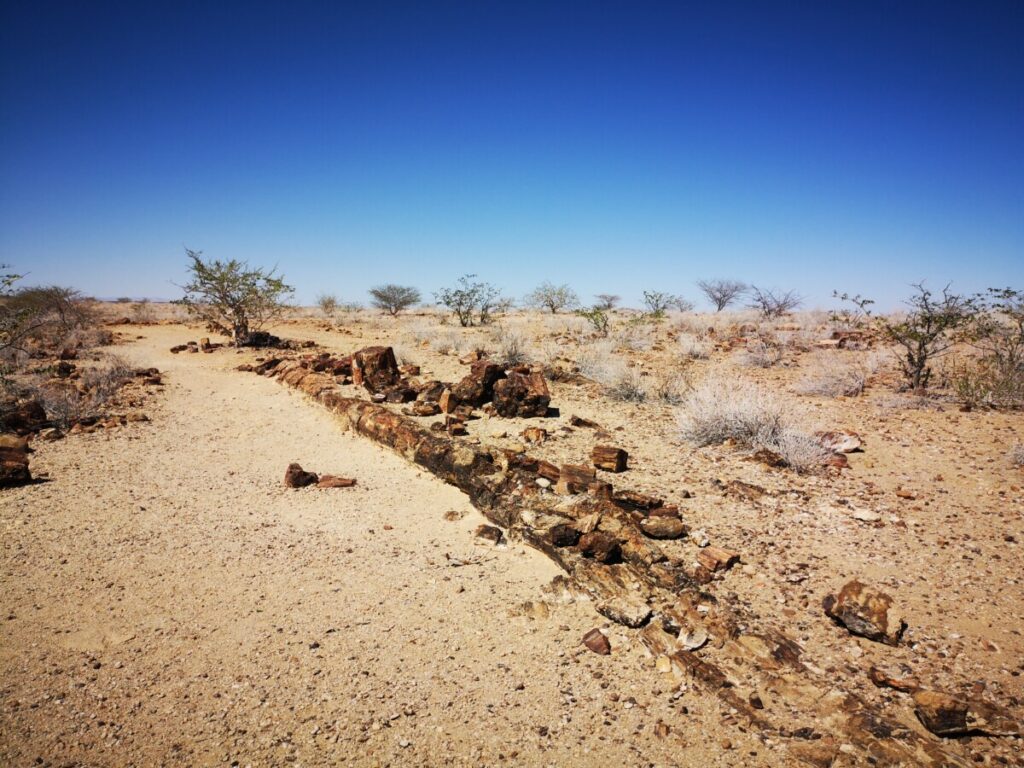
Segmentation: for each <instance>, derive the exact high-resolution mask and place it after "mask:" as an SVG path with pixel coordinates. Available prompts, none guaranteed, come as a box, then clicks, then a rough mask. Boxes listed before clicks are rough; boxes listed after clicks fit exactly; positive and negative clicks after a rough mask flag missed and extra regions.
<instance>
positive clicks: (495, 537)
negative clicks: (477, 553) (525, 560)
mask: <svg viewBox="0 0 1024 768" xmlns="http://www.w3.org/2000/svg"><path fill="white" fill-rule="evenodd" d="M473 535H474V536H476V537H477V538H478V539H483V540H485V541H490V542H491V543H493V544H500V543H501V542H502V541H504V539H505V534H504V533H502V530H501V528H498V527H497V526H494V525H486V524H484V525H478V526H477V529H476V531H475V532H474V534H473Z"/></svg>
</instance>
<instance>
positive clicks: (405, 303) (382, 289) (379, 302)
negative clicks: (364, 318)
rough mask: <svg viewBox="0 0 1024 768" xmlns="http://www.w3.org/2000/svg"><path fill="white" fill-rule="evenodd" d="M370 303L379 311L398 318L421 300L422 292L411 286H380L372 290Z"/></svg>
mask: <svg viewBox="0 0 1024 768" xmlns="http://www.w3.org/2000/svg"><path fill="white" fill-rule="evenodd" d="M370 297H371V298H370V303H371V304H372V305H373V306H375V307H376V308H377V309H380V310H383V311H384V312H387V313H388V314H389V315H391V316H392V317H397V316H398V313H399V312H401V311H402V310H403V309H408V308H409V307H411V306H412V305H413V304H415V303H416V302H418V301H419V300H420V292H419V291H418V290H416V289H415V288H413V287H412V286H409V285H395V284H394V283H388V284H387V285H378V286H377V287H376V288H371V289H370Z"/></svg>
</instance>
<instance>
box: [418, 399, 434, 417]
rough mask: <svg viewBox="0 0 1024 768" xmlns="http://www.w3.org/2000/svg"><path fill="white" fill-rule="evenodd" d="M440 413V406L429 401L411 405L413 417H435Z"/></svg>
mask: <svg viewBox="0 0 1024 768" xmlns="http://www.w3.org/2000/svg"><path fill="white" fill-rule="evenodd" d="M440 412H441V406H440V405H438V404H437V403H434V402H431V401H429V400H425V401H421V402H416V403H413V404H412V415H413V416H436V415H437V414H439V413H440Z"/></svg>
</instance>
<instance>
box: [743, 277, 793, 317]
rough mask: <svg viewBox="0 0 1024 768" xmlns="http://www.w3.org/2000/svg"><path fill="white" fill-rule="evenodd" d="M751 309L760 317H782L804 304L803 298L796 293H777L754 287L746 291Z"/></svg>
mask: <svg viewBox="0 0 1024 768" xmlns="http://www.w3.org/2000/svg"><path fill="white" fill-rule="evenodd" d="M748 295H749V297H750V302H749V303H748V304H747V306H748V307H750V308H751V309H756V310H758V311H759V312H760V313H761V316H762V317H766V318H772V317H782V316H783V315H786V314H788V313H790V312H792V311H793V310H794V309H796V308H797V307H799V306H800V305H801V304H803V303H804V300H803V297H801V296H800V295H799V294H797V293H796V291H785V292H783V291H778V290H774V289H769V288H758V287H757V286H756V285H752V286H750V288H749V289H748Z"/></svg>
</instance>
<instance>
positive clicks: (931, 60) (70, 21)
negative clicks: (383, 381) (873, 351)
mask: <svg viewBox="0 0 1024 768" xmlns="http://www.w3.org/2000/svg"><path fill="white" fill-rule="evenodd" d="M155 5H156V4H151V3H129V2H125V3H121V4H108V3H104V2H97V3H79V2H75V3H67V4H65V5H61V4H51V3H47V2H9V3H4V4H3V10H2V18H0V61H2V75H0V77H2V80H0V84H2V85H0V88H2V100H0V109H2V112H0V181H2V185H0V261H2V262H9V263H11V264H13V265H14V266H15V267H16V268H17V269H18V270H19V271H28V272H31V278H30V280H29V281H30V282H34V283H61V284H70V285H74V286H76V287H78V288H80V289H82V290H84V291H86V292H88V293H91V294H94V295H100V296H120V295H131V296H152V297H173V296H176V295H178V294H179V292H178V291H177V290H176V289H175V288H174V286H173V285H172V283H173V282H181V281H182V280H183V279H184V266H185V259H184V254H183V246H188V247H190V248H194V249H200V250H203V251H204V252H205V253H206V255H207V256H211V257H220V258H231V257H239V258H244V259H248V260H249V261H250V262H252V263H255V264H262V265H267V266H269V265H273V264H275V263H276V264H279V265H280V267H281V269H282V270H283V271H284V273H285V275H286V277H287V278H289V281H290V282H291V283H293V284H294V285H295V287H296V289H297V293H298V298H299V299H301V300H303V301H306V302H310V301H312V299H313V297H314V296H315V295H316V294H317V293H318V292H320V291H331V292H334V293H336V294H338V295H339V296H340V297H342V298H345V299H355V300H364V299H365V291H366V288H367V287H369V286H371V285H373V284H376V283H379V282H385V281H387V282H399V283H403V284H410V285H415V286H418V287H419V288H420V289H421V290H422V291H423V292H424V294H425V295H427V296H429V293H430V292H431V291H433V290H436V289H437V288H438V287H439V286H442V285H445V284H448V283H451V282H452V281H453V280H454V278H456V277H457V276H459V275H460V274H462V273H464V272H475V273H477V274H479V275H480V276H481V277H482V278H484V279H486V280H489V281H491V282H493V283H495V284H496V285H498V286H500V287H502V288H503V289H504V290H505V292H506V294H508V295H511V296H516V297H519V296H522V294H524V293H525V292H526V291H528V290H529V289H531V288H532V287H534V285H536V284H537V283H538V282H540V280H542V279H545V278H546V279H551V280H554V281H556V282H563V281H565V282H569V283H571V284H572V285H573V286H574V287H575V288H576V289H577V290H578V292H579V293H580V294H581V295H582V296H584V297H585V298H586V297H589V296H590V295H591V294H593V293H598V292H614V293H619V294H622V295H623V296H624V297H626V298H627V299H628V300H630V301H631V302H636V301H637V300H638V298H639V295H640V292H641V290H642V289H644V288H647V287H657V288H660V289H663V290H670V291H673V292H678V293H682V294H684V295H688V296H690V297H691V298H695V297H696V290H695V289H694V287H693V281H694V280H695V279H697V278H700V277H714V276H723V277H736V278H741V279H745V280H748V281H753V282H756V283H758V284H764V285H766V286H778V287H782V288H795V289H797V290H798V291H799V292H801V293H803V294H805V295H806V296H807V297H808V304H809V305H812V306H813V305H827V304H828V303H829V302H828V297H829V295H830V294H831V291H832V289H833V288H840V289H846V290H850V291H852V292H861V293H865V294H868V295H871V296H874V297H877V298H878V299H879V300H880V304H881V305H883V306H884V305H886V304H890V303H894V302H895V301H896V300H897V299H898V298H899V297H901V296H903V295H904V294H905V292H906V288H905V286H906V284H907V283H910V282H912V281H916V280H919V279H922V278H924V279H927V280H928V281H929V282H930V283H931V284H933V285H936V286H939V285H941V284H943V283H945V282H946V281H950V280H951V281H953V284H954V287H955V288H958V289H960V290H964V291H970V290H974V289H980V288H983V287H985V286H988V285H997V284H998V285H1008V284H1009V285H1014V286H1016V287H1020V288H1024V43H1022V41H1024V2H1020V1H1019V0H1010V1H1008V2H1002V3H1000V2H960V3H951V4H948V5H947V4H944V3H942V2H930V3H922V4H920V5H915V4H913V3H909V2H898V3H891V2H878V3H873V2H850V3H846V4H839V3H812V2H802V3H786V2H772V3H750V4H743V3H737V4H729V3H702V4H699V5H698V4H693V5H690V4H686V3H682V2H675V3H664V4H656V3H649V4H645V3H628V2H623V3H601V2H585V3H579V4H569V3H556V2H536V3H534V2H515V3H504V4H501V3H490V2H465V3H444V2H440V3H439V2H421V3H408V4H404V3H397V2H395V3H391V2H388V3H368V2H367V3H323V4H307V3H302V2H289V3H280V4H277V5H264V4H261V3H257V2H252V3H238V4H237V5H235V6H234V7H231V5H232V4H230V3H208V2H204V3H197V4H195V5H193V4H191V3H188V2H175V3H164V4H162V5H163V6H164V7H163V8H156V7H155ZM150 6H154V7H150Z"/></svg>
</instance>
